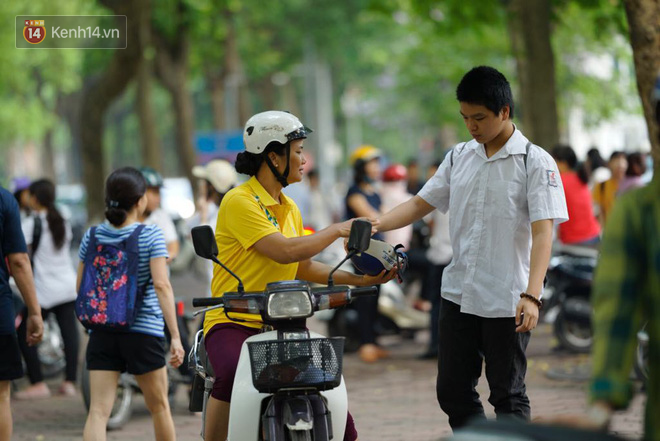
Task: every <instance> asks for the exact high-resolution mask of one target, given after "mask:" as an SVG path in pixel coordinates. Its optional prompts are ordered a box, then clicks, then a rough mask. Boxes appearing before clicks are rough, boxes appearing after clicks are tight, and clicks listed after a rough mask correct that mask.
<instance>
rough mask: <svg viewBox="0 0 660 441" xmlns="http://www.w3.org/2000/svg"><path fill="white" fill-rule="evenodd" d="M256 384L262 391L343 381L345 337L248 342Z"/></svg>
mask: <svg viewBox="0 0 660 441" xmlns="http://www.w3.org/2000/svg"><path fill="white" fill-rule="evenodd" d="M248 351H249V353H250V363H251V365H252V383H253V384H254V387H255V388H256V389H257V390H258V391H259V392H262V393H274V392H277V391H278V390H279V389H282V388H295V387H312V388H315V389H317V390H328V389H332V388H335V387H337V386H339V383H340V382H341V373H342V362H343V354H344V338H343V337H336V338H308V339H301V340H283V341H280V340H277V341H273V340H269V341H259V342H248Z"/></svg>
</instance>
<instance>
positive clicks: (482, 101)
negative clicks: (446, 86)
mask: <svg viewBox="0 0 660 441" xmlns="http://www.w3.org/2000/svg"><path fill="white" fill-rule="evenodd" d="M456 99H457V100H458V101H459V102H463V103H470V104H478V105H481V106H485V107H486V108H487V109H488V110H490V111H492V112H493V113H495V114H496V115H498V114H499V113H500V111H501V110H502V109H503V108H504V106H509V118H510V119H513V93H512V92H511V85H509V82H508V81H507V79H506V77H505V76H504V75H502V73H501V72H499V71H498V70H497V69H494V68H492V67H489V66H478V67H475V68H473V69H472V70H471V71H469V72H468V73H466V74H465V75H464V76H463V79H462V80H461V82H460V83H458V87H457V88H456Z"/></svg>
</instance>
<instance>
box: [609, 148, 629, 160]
mask: <svg viewBox="0 0 660 441" xmlns="http://www.w3.org/2000/svg"><path fill="white" fill-rule="evenodd" d="M620 157H624V158H625V157H626V154H625V152H622V151H620V150H615V151H613V152H612V154H611V155H610V161H612V160H614V159H617V158H620Z"/></svg>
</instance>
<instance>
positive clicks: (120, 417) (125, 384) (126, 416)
mask: <svg viewBox="0 0 660 441" xmlns="http://www.w3.org/2000/svg"><path fill="white" fill-rule="evenodd" d="M126 375H127V374H122V375H120V376H119V383H118V384H117V398H115V404H114V405H113V407H112V412H111V413H110V419H109V420H108V425H107V428H108V430H115V429H120V428H122V427H124V425H125V424H126V423H127V422H128V420H130V419H131V414H132V413H133V388H132V387H131V385H130V383H129V381H127V379H126ZM80 389H81V392H82V396H83V401H84V402H85V407H86V408H87V410H89V405H90V402H91V387H90V380H89V370H87V366H83V371H82V376H81V379H80Z"/></svg>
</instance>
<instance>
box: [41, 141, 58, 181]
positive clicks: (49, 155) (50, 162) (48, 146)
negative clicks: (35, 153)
mask: <svg viewBox="0 0 660 441" xmlns="http://www.w3.org/2000/svg"><path fill="white" fill-rule="evenodd" d="M43 149H44V156H43V169H44V176H45V177H46V178H48V179H50V180H51V181H53V182H55V180H56V179H57V176H56V175H55V152H54V150H53V129H48V131H47V132H46V135H44V144H43Z"/></svg>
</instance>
